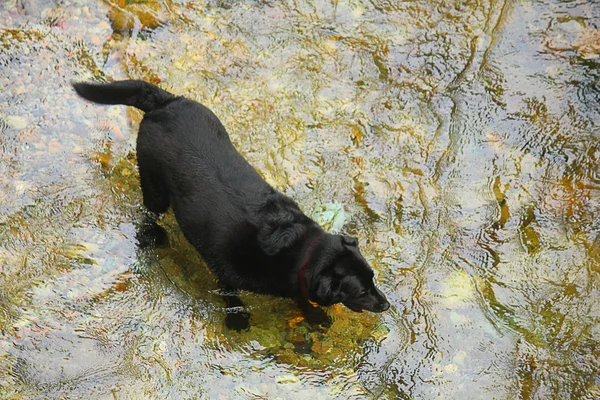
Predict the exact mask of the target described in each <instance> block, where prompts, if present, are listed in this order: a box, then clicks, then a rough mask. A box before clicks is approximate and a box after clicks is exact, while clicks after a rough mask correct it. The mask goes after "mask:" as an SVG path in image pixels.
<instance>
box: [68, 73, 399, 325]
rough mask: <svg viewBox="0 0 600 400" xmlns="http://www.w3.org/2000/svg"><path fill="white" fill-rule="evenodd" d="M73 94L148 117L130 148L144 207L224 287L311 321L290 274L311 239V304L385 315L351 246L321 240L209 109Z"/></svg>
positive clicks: (167, 97) (93, 90)
mask: <svg viewBox="0 0 600 400" xmlns="http://www.w3.org/2000/svg"><path fill="white" fill-rule="evenodd" d="M73 86H74V88H75V90H76V91H77V93H78V94H79V95H80V96H81V97H83V98H85V99H88V100H91V101H94V102H97V103H101V104H127V105H130V106H133V107H137V108H140V109H142V110H143V111H145V112H146V113H145V115H144V118H143V120H142V122H141V124H140V129H139V134H138V138H137V158H138V165H139V173H140V180H141V185H142V192H143V198H144V205H145V206H146V207H147V208H148V209H149V210H150V211H152V212H154V213H157V214H161V213H164V212H165V211H167V208H168V207H169V206H170V207H171V208H172V209H173V211H174V214H175V216H176V218H177V221H178V223H179V226H180V227H181V230H182V231H183V233H184V235H185V237H186V238H187V239H188V240H189V242H190V243H191V244H192V245H193V246H194V247H195V248H196V249H197V250H198V251H199V252H200V254H201V255H202V257H203V258H204V259H205V261H206V262H207V264H208V266H209V267H210V269H211V270H212V271H213V272H214V273H215V274H216V275H217V277H218V279H219V281H220V283H221V284H222V285H223V286H224V287H226V288H231V289H243V290H249V291H253V292H258V293H265V294H270V295H275V296H281V297H288V298H293V299H297V300H298V303H299V305H300V306H301V307H302V308H303V309H305V310H307V311H310V309H311V307H310V306H309V305H308V302H307V299H306V298H305V296H303V294H302V293H301V289H300V285H299V282H298V272H299V269H300V267H301V264H302V262H303V259H304V257H305V253H306V250H307V248H308V246H309V244H310V243H311V242H312V240H313V239H314V238H316V237H318V236H319V237H321V240H320V243H319V245H318V246H317V247H316V248H315V250H314V252H313V253H312V255H311V257H310V264H309V267H308V268H307V269H306V272H305V274H304V277H305V279H306V286H307V288H308V297H309V299H310V300H312V301H314V302H316V303H318V304H320V305H323V306H328V305H332V304H335V303H340V302H341V303H344V304H345V305H347V306H348V307H349V308H351V309H352V310H355V311H361V310H363V309H365V310H370V311H374V312H381V311H385V310H386V309H387V308H388V307H389V304H388V302H387V300H386V299H385V296H384V295H383V294H382V293H381V292H380V291H379V290H378V289H377V288H376V287H375V285H374V283H373V271H372V270H371V268H370V267H369V265H368V264H367V262H366V261H365V259H364V258H363V257H362V255H361V254H360V252H359V251H358V246H357V243H356V240H355V239H353V238H351V237H344V236H340V235H331V234H328V233H326V232H325V231H323V229H321V227H320V226H319V225H318V224H317V223H315V222H314V221H312V220H311V219H310V218H308V217H307V216H306V215H304V213H302V211H301V210H300V208H299V207H298V205H297V204H296V203H295V202H294V201H293V200H292V199H290V198H289V197H286V196H285V195H283V194H281V193H279V192H277V191H276V190H275V189H273V188H272V187H271V186H270V185H269V184H268V183H267V182H266V181H265V180H264V179H263V178H262V177H261V176H260V175H259V174H258V173H257V172H256V170H255V169H254V168H253V167H252V166H251V165H250V164H249V163H248V162H247V161H246V159H245V158H244V157H242V155H241V154H240V153H239V152H238V151H237V150H236V149H235V147H234V146H233V145H232V143H231V141H230V140H229V136H228V134H227V132H226V131H225V128H224V127H223V125H222V124H221V122H220V121H219V119H218V118H217V117H216V116H215V115H214V114H213V113H212V112H211V111H210V110H209V109H208V108H206V107H204V106H203V105H201V104H199V103H197V102H195V101H192V100H189V99H186V98H184V97H178V96H174V95H172V94H170V93H168V92H166V91H164V90H162V89H160V88H158V87H156V86H154V85H151V84H148V83H146V82H143V81H119V82H113V83H107V84H90V83H75V84H74V85H73ZM226 300H227V299H226ZM227 303H228V305H230V306H231V305H233V306H238V305H241V302H239V300H235V299H233V300H232V299H228V300H227ZM246 317H247V315H246ZM238 322H239V321H238ZM246 322H247V321H246ZM241 325H242V326H241V327H242V328H243V325H244V323H243V321H242V322H241Z"/></svg>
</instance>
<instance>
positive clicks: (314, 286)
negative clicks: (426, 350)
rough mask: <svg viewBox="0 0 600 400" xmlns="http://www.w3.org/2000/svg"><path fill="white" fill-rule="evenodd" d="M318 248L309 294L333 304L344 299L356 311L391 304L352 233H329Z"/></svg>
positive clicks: (370, 309) (383, 307) (316, 300)
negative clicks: (374, 278)
mask: <svg viewBox="0 0 600 400" xmlns="http://www.w3.org/2000/svg"><path fill="white" fill-rule="evenodd" d="M326 236H327V237H326V238H323V239H324V240H323V241H322V243H321V244H320V246H319V247H321V249H319V251H316V252H315V256H316V260H315V264H316V265H315V267H316V268H314V269H312V271H313V273H312V274H311V275H312V276H311V279H310V285H309V298H310V300H312V301H315V302H316V303H318V304H320V305H323V306H329V305H332V304H336V303H342V304H344V305H345V306H346V307H348V308H349V309H351V310H352V311H356V312H361V311H362V310H367V311H372V312H383V311H386V310H387V309H388V308H390V303H388V301H387V299H386V298H385V295H384V294H383V293H382V292H381V291H380V290H379V289H378V288H377V287H376V286H375V283H374V281H373V270H372V269H371V267H369V264H368V263H367V261H366V260H365V259H364V258H363V256H362V255H361V254H360V251H359V250H358V242H357V240H356V239H355V238H353V237H350V236H340V235H326Z"/></svg>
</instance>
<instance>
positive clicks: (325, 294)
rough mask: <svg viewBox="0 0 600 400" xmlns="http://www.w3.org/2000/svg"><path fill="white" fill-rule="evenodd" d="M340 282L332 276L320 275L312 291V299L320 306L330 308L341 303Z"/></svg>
mask: <svg viewBox="0 0 600 400" xmlns="http://www.w3.org/2000/svg"><path fill="white" fill-rule="evenodd" d="M340 290H341V284H340V281H339V280H337V279H335V277H333V276H332V275H320V276H319V277H318V279H317V280H316V282H315V285H314V287H313V290H311V293H310V298H311V300H313V301H315V302H316V303H318V304H319V305H322V306H330V305H333V304H335V303H339V302H340Z"/></svg>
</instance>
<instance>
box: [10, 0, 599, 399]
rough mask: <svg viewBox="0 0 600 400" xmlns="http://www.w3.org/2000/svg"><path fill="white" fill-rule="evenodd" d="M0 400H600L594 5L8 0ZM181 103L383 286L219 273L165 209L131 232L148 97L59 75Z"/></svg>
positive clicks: (137, 211)
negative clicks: (378, 293) (321, 320)
mask: <svg viewBox="0 0 600 400" xmlns="http://www.w3.org/2000/svg"><path fill="white" fill-rule="evenodd" d="M0 21H2V22H0V40H1V46H0V87H1V88H2V90H1V91H0V397H1V398H9V399H21V398H28V399H29V398H33V399H35V398H39V399H42V398H44V399H46V398H69V399H77V398H85V399H90V398H94V399H96V398H98V399H104V398H107V399H113V398H117V399H139V398H156V399H165V398H173V399H184V398H206V399H217V398H223V399H234V398H235V399H246V398H248V399H250V398H252V399H255V398H269V399H274V398H282V399H306V398H315V399H328V398H340V399H346V398H378V399H398V398H406V399H408V398H422V399H429V398H434V397H440V398H445V399H464V398H469V399H492V398H493V399H513V398H519V399H548V398H556V399H567V398H574V399H575V398H577V399H580V398H584V399H595V398H598V397H600V360H599V358H600V342H599V341H598V337H600V304H599V299H600V293H599V290H600V219H599V218H598V215H599V214H598V213H599V195H600V131H599V126H600V107H599V106H600V87H599V79H600V78H599V77H600V68H599V67H600V7H599V6H598V4H597V3H595V2H593V1H564V2H563V1H558V0H553V1H552V0H538V1H535V2H527V1H511V0H504V1H487V0H482V1H477V2H475V1H454V2H450V1H443V2H439V1H437V2H434V1H428V0H416V1H411V2H393V1H383V0H371V1H362V2H360V1H341V0H340V1H330V2H316V1H315V2H309V1H290V2H275V1H246V2H238V1H227V0H222V1H205V0H198V1H184V0H164V1H125V0H105V1H93V0H53V1H42V0H18V1H17V0H6V1H4V2H2V4H0ZM108 78H113V79H122V78H141V79H145V80H148V81H151V82H154V83H157V84H160V85H161V86H162V87H164V88H165V89H168V90H170V91H172V92H174V93H177V94H182V95H186V96H188V97H191V98H193V99H197V100H198V101H200V102H202V103H203V104H205V105H207V106H208V107H209V108H211V109H212V110H214V112H215V113H216V114H217V115H218V116H219V118H221V120H222V121H223V124H224V125H225V126H226V127H227V129H228V130H229V132H230V135H231V138H232V141H233V142H234V144H235V145H236V146H237V147H238V149H239V150H240V151H241V152H242V154H244V155H245V156H246V157H247V158H248V159H249V160H250V162H251V163H252V164H253V165H254V166H255V167H256V168H257V169H258V170H259V171H260V172H261V173H262V174H263V176H264V177H265V179H267V180H268V181H269V182H270V183H271V184H272V185H274V186H275V187H277V188H278V189H280V190H282V191H284V192H285V193H286V194H288V195H290V196H292V197H293V198H294V199H296V200H297V201H298V203H299V204H300V205H301V207H302V208H303V210H305V212H306V213H307V214H309V215H312V216H314V217H315V218H316V219H317V220H319V221H320V222H321V223H322V224H323V225H324V226H326V227H327V228H328V229H332V230H341V231H342V232H345V233H349V234H352V235H355V236H357V237H358V238H359V241H360V243H361V247H362V251H363V253H364V254H365V256H366V258H367V259H368V260H369V261H370V262H371V263H372V265H373V267H374V269H375V270H376V271H377V272H376V274H377V279H378V281H379V284H380V286H381V287H382V289H383V291H384V292H385V293H387V295H388V297H389V299H390V302H391V304H392V307H391V309H390V310H389V311H388V312H386V313H384V314H382V315H373V314H368V313H361V314H356V313H352V312H351V311H349V310H348V309H345V308H344V307H333V308H332V309H330V310H329V312H330V314H331V315H332V317H333V321H334V323H333V325H332V326H331V327H330V328H326V329H324V328H316V327H311V326H309V325H307V324H306V322H305V321H303V320H302V318H301V317H300V315H299V314H298V312H297V310H296V309H295V307H294V304H293V303H292V302H291V301H288V300H281V299H276V298H270V297H266V296H258V295H253V294H244V296H243V300H244V301H245V303H246V304H247V308H248V309H249V311H250V312H251V313H252V328H251V329H250V331H248V332H243V333H236V332H232V331H229V330H227V328H225V326H224V316H225V314H224V305H223V304H222V302H221V300H220V298H219V296H218V289H217V285H216V282H215V279H214V277H213V276H212V275H211V274H210V273H209V272H208V270H207V268H206V266H205V265H204V264H203V263H202V261H201V260H200V258H199V257H198V256H197V255H196V253H195V252H194V251H193V249H192V248H191V247H190V246H189V244H187V243H186V242H185V240H184V239H183V236H182V234H181V232H180V231H179V229H178V227H177V224H176V223H175V221H174V219H173V217H172V215H166V216H164V217H163V218H162V219H161V224H162V225H163V226H164V227H165V228H166V229H167V230H168V232H169V244H168V245H167V246H162V247H160V246H159V247H156V248H152V249H146V250H140V249H139V247H138V246H137V240H136V237H135V234H136V227H137V226H138V225H139V224H140V223H141V221H142V218H143V215H144V214H143V208H142V207H141V193H140V190H139V182H138V177H137V172H136V169H135V153H134V151H133V150H134V143H135V135H136V131H137V124H138V123H139V121H140V119H141V113H140V112H138V111H136V110H133V109H126V108H125V107H122V106H117V107H100V106H94V105H91V104H89V103H85V102H83V101H81V100H80V99H78V98H76V97H75V95H74V93H73V92H72V90H71V89H70V86H69V82H70V81H71V80H84V79H96V80H103V79H108Z"/></svg>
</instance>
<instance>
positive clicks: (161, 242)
mask: <svg viewBox="0 0 600 400" xmlns="http://www.w3.org/2000/svg"><path fill="white" fill-rule="evenodd" d="M135 236H136V239H137V241H138V247H139V248H140V249H146V248H150V247H168V246H169V236H168V234H167V231H166V230H165V228H163V227H162V226H160V225H158V224H157V223H156V222H154V221H144V222H143V223H142V224H141V225H140V226H139V227H138V229H137V232H136V235H135Z"/></svg>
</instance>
